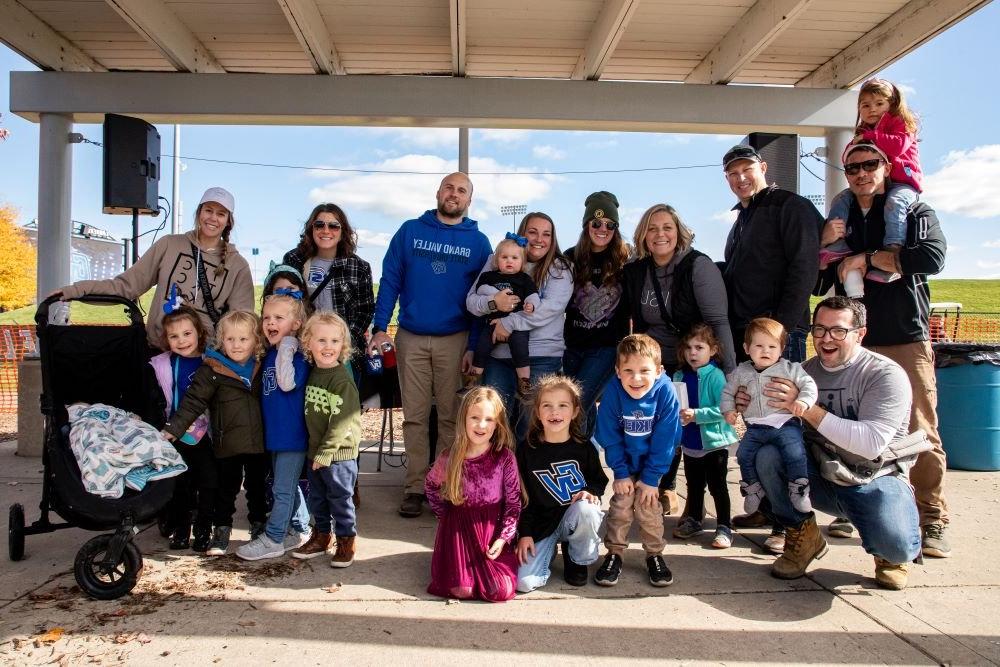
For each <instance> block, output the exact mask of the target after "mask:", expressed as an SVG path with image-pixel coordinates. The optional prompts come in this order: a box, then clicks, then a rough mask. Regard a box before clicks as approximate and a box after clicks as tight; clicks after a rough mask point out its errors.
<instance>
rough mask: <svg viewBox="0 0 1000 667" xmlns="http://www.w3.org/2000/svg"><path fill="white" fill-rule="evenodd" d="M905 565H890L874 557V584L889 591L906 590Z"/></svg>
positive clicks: (906, 574)
mask: <svg viewBox="0 0 1000 667" xmlns="http://www.w3.org/2000/svg"><path fill="white" fill-rule="evenodd" d="M907 570H908V568H907V565H906V563H890V562H889V561H887V560H886V559H884V558H879V557H878V556H875V582H876V583H877V584H878V585H879V586H880V587H882V588H888V589H889V590H890V591H901V590H903V589H904V588H906V578H907V576H908V575H909V573H908V571H907Z"/></svg>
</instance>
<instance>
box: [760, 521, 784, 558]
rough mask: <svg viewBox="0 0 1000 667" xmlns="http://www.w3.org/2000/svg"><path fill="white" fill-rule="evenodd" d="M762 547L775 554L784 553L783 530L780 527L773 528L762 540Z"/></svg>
mask: <svg viewBox="0 0 1000 667" xmlns="http://www.w3.org/2000/svg"><path fill="white" fill-rule="evenodd" d="M764 548H765V549H767V550H768V551H769V552H771V553H773V554H774V555H775V556H780V555H781V554H783V553H785V531H784V530H782V529H780V528H777V529H773V530H772V531H771V534H770V535H768V536H767V539H765V540H764Z"/></svg>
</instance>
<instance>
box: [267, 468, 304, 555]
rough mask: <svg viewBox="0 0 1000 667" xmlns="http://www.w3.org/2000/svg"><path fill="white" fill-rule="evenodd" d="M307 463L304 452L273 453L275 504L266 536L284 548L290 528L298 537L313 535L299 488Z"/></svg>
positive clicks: (268, 522)
mask: <svg viewBox="0 0 1000 667" xmlns="http://www.w3.org/2000/svg"><path fill="white" fill-rule="evenodd" d="M305 460H306V453H305V452H304V451H303V452H271V471H272V473H271V474H272V475H273V477H274V482H273V483H272V485H271V493H272V494H273V495H274V504H273V505H271V515H270V516H269V517H268V518H267V526H266V527H265V528H264V532H265V533H266V534H267V539H269V540H271V541H272V542H277V543H278V544H281V543H282V542H283V541H284V539H285V532H286V531H287V530H288V526H289V525H291V527H292V530H294V531H295V532H297V533H305V532H308V531H309V511H308V510H307V509H306V499H305V498H304V497H303V496H302V490H301V489H300V488H299V475H300V474H301V473H302V464H303V463H304V462H305Z"/></svg>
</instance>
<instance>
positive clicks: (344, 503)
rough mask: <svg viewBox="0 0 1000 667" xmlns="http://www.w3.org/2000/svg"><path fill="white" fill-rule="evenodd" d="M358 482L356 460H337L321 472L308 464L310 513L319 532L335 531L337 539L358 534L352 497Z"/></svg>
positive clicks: (321, 469)
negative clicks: (355, 484)
mask: <svg viewBox="0 0 1000 667" xmlns="http://www.w3.org/2000/svg"><path fill="white" fill-rule="evenodd" d="M357 479H358V462H357V461H356V460H355V459H351V460H350V461H334V462H333V463H331V464H330V465H328V466H325V467H323V468H320V469H319V470H313V468H312V464H310V465H309V512H310V513H311V514H312V515H313V519H315V521H316V531H317V532H319V533H330V532H333V533H334V534H335V535H336V536H337V537H352V536H354V535H357V534H358V531H357V527H356V525H355V521H356V516H355V512H354V498H353V496H354V482H356V481H357ZM334 529H335V530H334Z"/></svg>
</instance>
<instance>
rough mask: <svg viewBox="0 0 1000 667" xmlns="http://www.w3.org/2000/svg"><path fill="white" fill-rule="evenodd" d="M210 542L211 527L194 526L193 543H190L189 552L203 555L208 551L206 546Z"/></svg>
mask: <svg viewBox="0 0 1000 667" xmlns="http://www.w3.org/2000/svg"><path fill="white" fill-rule="evenodd" d="M211 541H212V527H211V526H195V527H194V541H193V542H191V550H192V551H197V552H198V553H201V554H203V553H205V552H206V551H208V545H209V543H210V542H211Z"/></svg>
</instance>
